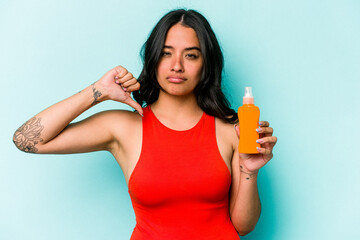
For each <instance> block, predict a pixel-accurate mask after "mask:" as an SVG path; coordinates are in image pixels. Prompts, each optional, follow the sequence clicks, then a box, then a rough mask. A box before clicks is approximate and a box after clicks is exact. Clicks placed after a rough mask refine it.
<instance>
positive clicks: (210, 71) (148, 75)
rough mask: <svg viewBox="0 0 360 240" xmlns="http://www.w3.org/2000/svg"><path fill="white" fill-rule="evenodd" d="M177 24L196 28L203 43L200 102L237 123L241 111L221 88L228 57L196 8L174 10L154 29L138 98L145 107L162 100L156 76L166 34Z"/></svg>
mask: <svg viewBox="0 0 360 240" xmlns="http://www.w3.org/2000/svg"><path fill="white" fill-rule="evenodd" d="M177 23H181V24H182V25H184V26H187V27H191V28H192V29H194V30H195V32H196V34H197V37H198V39H199V42H200V49H201V53H202V55H203V59H204V65H203V70H202V76H201V79H200V81H199V83H198V85H197V86H196V88H195V90H194V93H195V96H196V99H197V103H198V105H199V106H200V108H201V109H202V110H203V111H204V112H205V113H207V114H208V115H211V116H215V117H218V118H220V119H223V120H224V121H226V122H229V123H235V122H236V121H237V114H236V112H235V111H234V110H233V109H231V108H230V104H229V102H228V100H227V99H226V97H225V95H224V93H223V92H222V89H221V79H222V76H221V74H222V70H223V65H224V58H223V54H222V52H221V49H220V45H219V43H218V41H217V39H216V36H215V33H214V32H213V30H212V29H211V26H210V24H209V22H208V21H207V20H206V18H205V17H204V16H202V15H201V14H200V13H198V12H197V11H194V10H184V9H178V10H173V11H171V12H169V13H167V14H166V15H165V16H163V17H162V18H161V19H160V21H159V22H158V23H157V24H156V26H155V27H154V29H153V30H152V32H151V34H150V36H149V38H148V39H147V41H146V42H145V43H144V45H143V47H142V49H141V57H142V59H143V63H144V66H143V69H142V71H141V74H140V76H139V77H138V82H139V83H140V85H141V86H140V89H139V90H138V91H135V92H133V96H134V98H135V100H136V101H137V102H138V103H139V104H140V105H141V106H147V105H150V104H152V103H154V102H155V101H156V100H157V99H158V97H159V91H160V85H159V83H158V81H157V77H156V68H157V66H158V62H159V60H160V57H161V52H162V51H163V46H164V43H165V38H166V34H167V32H168V31H169V29H170V28H171V27H172V26H173V25H175V24H177Z"/></svg>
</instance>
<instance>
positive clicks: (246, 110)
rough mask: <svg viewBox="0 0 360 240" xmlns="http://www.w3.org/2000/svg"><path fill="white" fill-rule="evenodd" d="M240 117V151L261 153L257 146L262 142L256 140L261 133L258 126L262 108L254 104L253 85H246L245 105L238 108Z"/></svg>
mask: <svg viewBox="0 0 360 240" xmlns="http://www.w3.org/2000/svg"><path fill="white" fill-rule="evenodd" d="M238 117H239V130H240V138H239V153H248V154H251V153H259V152H258V151H257V150H256V147H260V144H258V143H257V142H256V140H258V139H259V134H258V132H257V131H256V128H258V127H259V117H260V110H259V108H258V107H257V106H255V105H254V97H253V95H252V91H251V87H245V95H244V97H243V105H242V106H241V107H239V109H238Z"/></svg>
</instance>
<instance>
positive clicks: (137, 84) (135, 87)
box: [126, 82, 140, 92]
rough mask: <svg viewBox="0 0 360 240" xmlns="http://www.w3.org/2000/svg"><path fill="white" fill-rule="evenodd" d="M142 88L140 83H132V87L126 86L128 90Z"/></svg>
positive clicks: (132, 90)
mask: <svg viewBox="0 0 360 240" xmlns="http://www.w3.org/2000/svg"><path fill="white" fill-rule="evenodd" d="M139 89H140V83H138V82H137V83H135V84H134V85H131V86H130V87H128V88H126V91H127V92H134V91H137V90H139Z"/></svg>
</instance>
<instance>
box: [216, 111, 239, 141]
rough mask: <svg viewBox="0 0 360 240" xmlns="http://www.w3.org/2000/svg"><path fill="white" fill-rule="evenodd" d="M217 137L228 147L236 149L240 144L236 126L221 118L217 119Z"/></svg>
mask: <svg viewBox="0 0 360 240" xmlns="http://www.w3.org/2000/svg"><path fill="white" fill-rule="evenodd" d="M215 124H216V135H217V137H218V138H219V140H221V141H222V142H224V143H225V144H226V145H231V146H233V147H236V146H237V144H238V141H239V140H238V137H237V135H236V131H235V128H234V124H232V123H228V122H225V121H224V120H222V119H220V118H215Z"/></svg>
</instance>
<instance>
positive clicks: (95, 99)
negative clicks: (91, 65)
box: [89, 82, 109, 106]
mask: <svg viewBox="0 0 360 240" xmlns="http://www.w3.org/2000/svg"><path fill="white" fill-rule="evenodd" d="M89 88H90V89H91V97H92V104H91V105H92V106H94V105H96V104H98V103H100V102H103V101H106V100H108V99H109V98H108V97H107V94H106V91H105V90H104V88H103V87H102V86H101V84H99V82H94V83H93V84H91V85H90V86H89Z"/></svg>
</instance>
